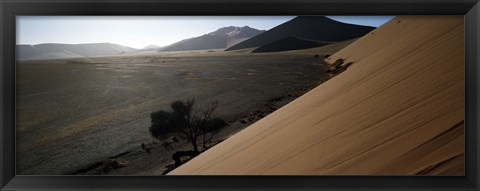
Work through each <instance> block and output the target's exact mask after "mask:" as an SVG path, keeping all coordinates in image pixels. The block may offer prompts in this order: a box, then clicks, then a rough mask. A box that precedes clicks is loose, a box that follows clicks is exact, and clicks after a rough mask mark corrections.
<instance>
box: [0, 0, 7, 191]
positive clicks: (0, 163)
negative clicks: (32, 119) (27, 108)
mask: <svg viewBox="0 0 480 191" xmlns="http://www.w3.org/2000/svg"><path fill="white" fill-rule="evenodd" d="M3 7H4V1H3V0H0V22H2V23H3V18H4V17H3V14H4V12H5V11H4V10H3ZM3 30H4V26H3V24H1V25H0V42H3ZM3 46H4V43H0V75H1V77H0V90H1V93H0V106H2V107H0V153H5V149H4V146H5V143H4V141H5V140H4V139H3V135H4V129H5V126H4V121H3V113H4V107H3V89H4V87H3V78H4V76H5V75H4V70H3V67H4V66H5V57H4V55H3ZM4 162H5V161H4V160H3V156H2V154H0V169H4ZM4 178H5V176H4V171H3V170H2V171H1V172H0V189H2V188H3V187H4V186H5V184H6V180H4Z"/></svg>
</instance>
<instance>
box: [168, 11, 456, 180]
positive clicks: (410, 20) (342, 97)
mask: <svg viewBox="0 0 480 191" xmlns="http://www.w3.org/2000/svg"><path fill="white" fill-rule="evenodd" d="M463 26H464V25H463V17H462V16H401V17H397V18H395V19H393V20H391V21H389V22H388V23H386V24H384V25H383V26H381V27H379V28H377V29H376V30H374V31H372V32H370V33H369V34H367V35H366V36H364V37H362V38H360V39H358V40H357V41H355V42H353V43H352V44H350V45H349V46H348V47H346V48H344V49H342V50H341V51H339V52H337V53H336V54H334V55H332V56H331V57H330V59H329V60H328V61H329V62H330V63H333V62H335V61H336V60H337V59H340V58H342V59H345V62H346V63H348V62H353V64H352V65H351V66H350V67H349V68H347V70H346V71H344V72H343V73H341V74H339V75H338V76H336V77H334V78H333V79H331V80H329V81H327V82H325V83H323V84H322V85H320V86H318V87H317V88H315V89H313V90H312V91H310V92H308V93H307V94H305V95H303V96H301V97H300V98H298V99H296V100H295V101H293V102H291V103H290V104H288V105H286V106H284V107H282V108H281V109H279V110H277V111H276V112H274V113H272V114H270V115H269V116H267V117H265V118H263V119H262V120H260V121H258V122H257V123H254V124H253V125H251V126H250V127H248V128H246V129H245V130H243V131H241V132H239V133H237V134H235V135H234V136H232V137H230V138H229V139H227V140H225V141H224V142H222V143H220V144H218V145H216V146H215V147H213V148H211V149H210V150H208V151H206V152H204V153H202V154H201V155H200V156H198V157H196V158H194V159H192V160H190V161H189V162H187V163H186V164H184V165H182V166H181V167H179V168H177V169H175V170H174V171H172V172H171V173H170V174H171V175H185V174H188V175H192V174H202V175H213V174H214V175H227V174H229V175H230V174H232V175H235V174H236V175H414V174H422V175H423V174H425V175H463V174H464V166H463V164H464V162H463V160H464V130H463V129H464V123H463V121H464V65H463V62H464V35H463V34H464V33H463V32H464V31H463V29H464V27H463Z"/></svg>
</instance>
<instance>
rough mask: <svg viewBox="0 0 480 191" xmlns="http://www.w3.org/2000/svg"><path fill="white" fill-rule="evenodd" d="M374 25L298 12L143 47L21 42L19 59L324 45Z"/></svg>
mask: <svg viewBox="0 0 480 191" xmlns="http://www.w3.org/2000/svg"><path fill="white" fill-rule="evenodd" d="M373 29H374V27H369V26H361V25H353V24H346V23H341V22H338V21H335V20H332V19H329V18H327V17H325V16H298V17H295V18H294V19H292V20H290V21H287V22H285V23H283V24H280V25H278V26H276V27H274V28H272V29H270V30H268V31H265V30H258V29H254V28H251V27H249V26H243V27H238V26H228V27H223V28H220V29H218V30H216V31H213V32H210V33H207V34H204V35H201V36H197V37H193V38H188V39H184V40H181V41H179V42H176V43H173V44H171V45H168V46H164V47H159V46H156V45H149V46H146V47H145V48H143V49H135V48H131V47H127V46H122V45H118V44H111V43H90V44H58V43H46V44H37V45H17V47H16V48H17V55H16V57H17V59H18V60H29V59H60V58H78V57H94V56H107V55H112V56H113V55H120V54H125V53H131V52H139V51H152V50H154V51H188V50H205V49H225V50H226V51H229V50H238V49H244V48H255V50H253V51H252V52H254V53H255V52H274V51H285V50H297V49H305V48H312V47H317V46H323V45H327V44H330V43H334V42H340V41H345V40H350V39H353V38H358V37H361V36H363V35H365V34H367V33H368V32H370V31H371V30H373Z"/></svg>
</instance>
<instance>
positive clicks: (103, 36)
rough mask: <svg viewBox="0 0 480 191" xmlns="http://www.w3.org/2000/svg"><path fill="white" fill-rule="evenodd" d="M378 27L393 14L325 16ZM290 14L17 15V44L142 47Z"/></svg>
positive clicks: (269, 23)
mask: <svg viewBox="0 0 480 191" xmlns="http://www.w3.org/2000/svg"><path fill="white" fill-rule="evenodd" d="M329 17H330V18H332V19H335V20H338V21H340V22H345V23H353V24H359V25H368V26H380V25H381V24H383V23H385V22H386V21H388V20H390V19H392V18H393V16H329ZM292 18H294V16H194V17H193V16H17V37H16V38H17V39H16V40H17V44H32V45H34V44H41V43H65V44H79V43H101V42H109V43H114V44H120V45H124V46H129V47H132V48H138V49H140V48H143V47H145V46H148V45H159V46H165V45H169V44H172V43H174V42H177V41H180V40H183V39H186V38H191V37H196V36H201V35H203V34H207V33H209V32H213V31H215V30H217V29H218V28H221V27H226V26H250V27H252V28H256V29H260V30H268V29H271V28H273V27H275V26H277V25H279V24H282V23H284V22H286V21H288V20H290V19H292Z"/></svg>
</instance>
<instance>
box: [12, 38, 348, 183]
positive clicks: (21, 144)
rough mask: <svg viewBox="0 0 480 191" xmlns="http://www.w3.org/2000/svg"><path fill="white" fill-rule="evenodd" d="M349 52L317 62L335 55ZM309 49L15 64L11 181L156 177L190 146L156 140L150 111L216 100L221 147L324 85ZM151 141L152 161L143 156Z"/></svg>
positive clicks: (325, 51) (326, 50)
mask: <svg viewBox="0 0 480 191" xmlns="http://www.w3.org/2000/svg"><path fill="white" fill-rule="evenodd" d="M348 43H350V42H348ZM348 43H340V44H338V45H337V46H329V47H325V48H323V49H322V50H321V51H320V52H318V51H315V54H331V53H333V52H335V51H337V50H339V49H341V48H343V47H345V46H346V44H348ZM312 50H313V49H312ZM312 50H302V51H289V52H280V53H268V54H252V53H248V50H241V51H234V52H228V53H225V52H223V51H221V50H207V51H187V52H165V53H158V52H143V53H135V54H129V55H122V56H115V57H97V58H84V59H60V60H37V61H22V62H19V63H18V64H17V71H18V73H17V166H16V168H17V174H22V175H37V174H38V175H56V174H60V175H62V174H96V173H98V168H100V167H101V165H103V163H104V162H105V161H109V160H111V159H115V160H122V161H126V162H128V165H127V167H125V168H123V169H118V170H115V171H111V172H109V174H114V175H115V174H128V175H152V174H160V173H161V172H163V171H164V170H165V166H166V165H168V164H170V163H172V160H171V155H172V153H174V152H175V151H177V150H186V149H190V145H189V144H188V143H185V142H184V141H180V142H176V141H172V140H167V141H158V140H155V139H153V138H152V137H151V136H150V134H149V133H148V126H149V125H150V118H149V115H150V113H151V112H153V111H157V110H159V109H167V108H168V107H169V104H170V103H171V102H173V101H175V100H179V99H180V100H181V99H187V98H189V97H195V98H196V99H197V102H198V104H199V105H202V104H205V103H207V102H210V101H214V100H217V101H218V102H219V106H218V108H217V111H216V115H217V116H219V117H221V118H223V119H225V120H226V121H228V122H229V123H230V124H231V126H230V127H228V128H226V129H225V130H224V131H222V132H221V133H220V134H219V135H218V136H217V138H216V139H215V141H217V142H218V141H222V140H223V139H226V138H228V137H229V136H231V135H232V134H235V133H236V132H237V131H239V130H241V129H243V128H245V127H246V126H248V125H250V124H251V123H253V122H254V121H256V120H258V119H260V118H262V117H253V118H252V117H251V116H252V115H253V116H262V115H263V116H265V115H268V113H270V112H271V111H270V110H271V109H269V107H272V106H273V107H275V108H278V107H281V106H283V105H284V104H286V103H287V102H289V101H291V100H293V99H294V98H296V97H298V96H299V93H304V92H306V90H309V89H311V88H313V87H315V86H316V85H318V84H319V83H320V82H321V81H323V80H325V78H326V77H325V75H324V70H323V67H322V63H323V61H322V60H321V59H320V60H319V59H315V58H314V54H312V53H313V52H309V51H312ZM321 56H322V57H323V55H321ZM278 98H280V99H278ZM272 99H273V100H277V101H273V102H272V101H271V100H272ZM266 104H271V105H272V106H266ZM259 114H261V115H259ZM242 120H244V122H240V121H242ZM154 141H155V142H157V144H156V146H155V148H154V149H153V150H152V152H151V153H150V154H147V153H145V152H144V151H143V150H141V149H140V144H141V143H152V142H154ZM145 164H149V165H145Z"/></svg>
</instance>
